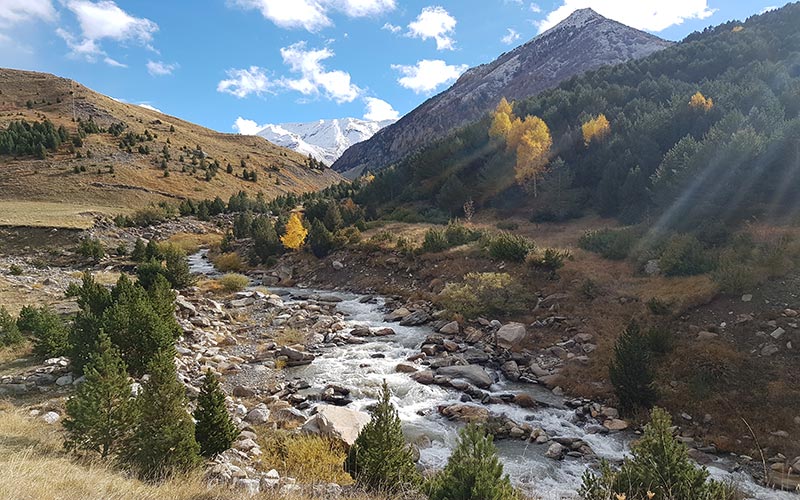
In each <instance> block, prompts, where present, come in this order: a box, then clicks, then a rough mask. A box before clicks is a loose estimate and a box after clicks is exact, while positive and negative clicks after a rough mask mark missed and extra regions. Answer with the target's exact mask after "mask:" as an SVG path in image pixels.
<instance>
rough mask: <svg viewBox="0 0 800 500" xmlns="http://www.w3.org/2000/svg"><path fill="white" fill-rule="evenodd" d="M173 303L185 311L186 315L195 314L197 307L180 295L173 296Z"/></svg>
mask: <svg viewBox="0 0 800 500" xmlns="http://www.w3.org/2000/svg"><path fill="white" fill-rule="evenodd" d="M175 305H176V306H178V309H179V310H180V311H181V312H183V313H185V314H186V316H188V317H190V318H191V317H193V316H197V308H196V307H195V306H194V304H192V303H191V302H189V301H188V300H186V298H185V297H183V296H182V295H178V296H177V297H175Z"/></svg>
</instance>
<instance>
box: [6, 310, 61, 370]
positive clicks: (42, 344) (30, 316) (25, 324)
mask: <svg viewBox="0 0 800 500" xmlns="http://www.w3.org/2000/svg"><path fill="white" fill-rule="evenodd" d="M23 318H24V320H25V321H22V320H23ZM17 323H18V325H20V330H22V331H24V332H26V333H30V334H31V335H32V336H33V352H34V354H36V355H37V356H39V357H40V358H44V359H47V358H55V357H58V356H66V355H67V354H68V353H69V330H67V325H66V324H65V323H64V321H63V320H62V319H61V317H60V316H59V315H58V314H56V313H55V312H53V311H52V310H50V309H49V308H47V307H45V306H42V307H41V308H39V309H36V308H33V307H28V308H23V311H22V312H21V313H20V321H18V322H17Z"/></svg>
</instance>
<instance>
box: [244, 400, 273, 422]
mask: <svg viewBox="0 0 800 500" xmlns="http://www.w3.org/2000/svg"><path fill="white" fill-rule="evenodd" d="M269 417H270V411H269V409H267V406H266V405H265V404H263V403H262V404H260V405H258V406H256V407H255V408H253V409H252V410H250V411H249V412H247V415H245V417H244V421H245V422H247V423H249V424H253V425H263V424H266V423H267V422H269Z"/></svg>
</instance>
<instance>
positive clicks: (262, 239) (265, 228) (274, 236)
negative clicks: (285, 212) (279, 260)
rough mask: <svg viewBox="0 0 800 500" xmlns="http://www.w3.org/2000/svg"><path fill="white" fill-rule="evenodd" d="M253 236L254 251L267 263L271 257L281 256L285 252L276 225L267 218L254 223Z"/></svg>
mask: <svg viewBox="0 0 800 500" xmlns="http://www.w3.org/2000/svg"><path fill="white" fill-rule="evenodd" d="M251 234H252V236H253V251H254V252H255V254H256V255H257V256H258V258H259V259H261V262H266V261H267V259H269V258H270V257H273V256H276V255H280V253H281V252H282V251H283V245H282V244H281V240H280V238H278V233H277V231H276V229H275V224H273V222H272V221H271V220H269V219H268V218H266V217H258V218H256V219H255V220H254V221H253V224H252V229H251Z"/></svg>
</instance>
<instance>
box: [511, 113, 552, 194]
mask: <svg viewBox="0 0 800 500" xmlns="http://www.w3.org/2000/svg"><path fill="white" fill-rule="evenodd" d="M521 129H522V133H521V135H520V138H519V143H518V145H517V165H516V168H515V178H516V181H517V183H518V184H520V185H526V184H528V183H529V182H531V181H533V196H534V197H536V196H537V195H538V193H537V187H536V178H537V177H538V176H539V174H541V173H542V172H544V169H545V168H546V167H547V163H548V161H549V156H550V148H551V147H552V146H553V139H552V137H551V136H550V129H549V128H548V127H547V124H546V123H545V122H544V121H543V120H542V119H541V118H539V117H538V116H527V117H526V118H525V121H524V122H522V125H521Z"/></svg>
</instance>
